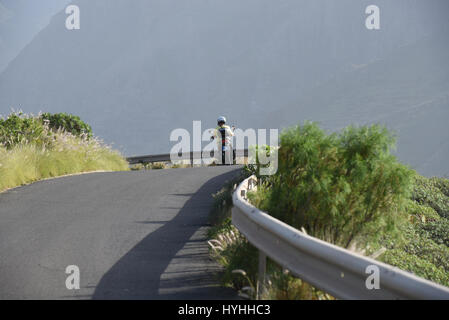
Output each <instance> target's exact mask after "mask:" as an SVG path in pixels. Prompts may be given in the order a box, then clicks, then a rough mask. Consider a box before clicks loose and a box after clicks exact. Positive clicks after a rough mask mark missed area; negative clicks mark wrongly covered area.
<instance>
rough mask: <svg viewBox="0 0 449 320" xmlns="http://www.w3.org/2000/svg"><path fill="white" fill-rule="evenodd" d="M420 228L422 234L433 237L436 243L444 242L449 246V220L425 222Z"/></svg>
mask: <svg viewBox="0 0 449 320" xmlns="http://www.w3.org/2000/svg"><path fill="white" fill-rule="evenodd" d="M419 230H420V232H421V234H422V235H424V236H426V237H427V238H430V239H432V240H433V241H435V242H436V243H439V244H444V245H445V246H447V247H449V220H447V219H441V220H440V221H431V222H428V223H423V224H421V225H420V227H419ZM448 261H449V256H448ZM448 272H449V270H448Z"/></svg>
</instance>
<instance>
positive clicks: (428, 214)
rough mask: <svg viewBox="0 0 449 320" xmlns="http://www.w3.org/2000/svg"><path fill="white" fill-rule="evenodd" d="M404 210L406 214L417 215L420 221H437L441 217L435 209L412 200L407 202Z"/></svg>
mask: <svg viewBox="0 0 449 320" xmlns="http://www.w3.org/2000/svg"><path fill="white" fill-rule="evenodd" d="M405 210H406V212H407V213H408V214H410V215H412V216H415V217H417V218H418V220H419V221H421V222H428V221H438V220H440V219H441V217H440V216H439V215H438V213H437V212H436V211H435V209H433V208H431V207H428V206H426V205H421V204H419V203H418V202H416V201H413V200H409V201H408V202H407V206H406V209H405Z"/></svg>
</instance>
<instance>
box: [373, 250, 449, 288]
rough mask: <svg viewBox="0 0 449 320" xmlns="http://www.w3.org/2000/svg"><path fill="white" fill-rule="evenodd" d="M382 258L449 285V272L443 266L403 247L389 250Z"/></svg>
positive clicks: (399, 266) (426, 277)
mask: <svg viewBox="0 0 449 320" xmlns="http://www.w3.org/2000/svg"><path fill="white" fill-rule="evenodd" d="M380 260H382V261H384V262H385V263H388V264H391V265H393V266H396V267H398V268H400V269H402V270H405V271H408V272H411V273H414V274H416V275H417V276H419V277H423V278H425V279H429V280H431V281H434V282H437V283H440V284H442V285H445V286H448V285H449V273H448V272H447V271H445V270H444V269H443V268H442V267H436V266H435V265H434V264H432V263H431V262H429V261H427V260H425V259H422V258H420V257H417V256H416V255H413V254H409V253H407V252H405V251H403V250H401V249H393V250H388V251H387V252H385V253H384V254H383V255H382V256H381V257H380Z"/></svg>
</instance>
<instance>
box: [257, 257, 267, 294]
mask: <svg viewBox="0 0 449 320" xmlns="http://www.w3.org/2000/svg"><path fill="white" fill-rule="evenodd" d="M266 271H267V255H266V254H265V253H264V252H263V251H262V250H259V275H258V279H257V285H256V299H257V300H259V299H260V296H261V294H262V293H263V292H264V290H265V273H266Z"/></svg>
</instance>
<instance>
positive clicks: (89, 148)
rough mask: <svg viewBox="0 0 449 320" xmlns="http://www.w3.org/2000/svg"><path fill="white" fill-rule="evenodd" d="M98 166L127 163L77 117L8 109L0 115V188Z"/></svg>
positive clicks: (113, 167)
mask: <svg viewBox="0 0 449 320" xmlns="http://www.w3.org/2000/svg"><path fill="white" fill-rule="evenodd" d="M100 170H104V171H119V170H128V163H127V162H126V160H125V159H124V158H123V157H122V156H121V155H120V154H119V153H118V152H117V151H114V150H112V149H111V148H109V147H108V146H106V145H105V144H104V143H102V142H101V141H100V140H98V139H96V138H94V137H93V135H92V129H91V128H90V126H89V125H87V124H86V123H84V122H83V121H82V120H81V119H80V118H79V117H77V116H72V115H68V114H65V113H61V114H49V113H44V114H40V115H38V116H33V115H27V114H23V113H21V112H12V113H11V114H10V115H9V116H7V117H6V118H0V192H1V191H4V190H6V189H8V188H13V187H17V186H20V185H23V184H27V183H31V182H34V181H38V180H41V179H45V178H51V177H57V176H62V175H67V174H74V173H82V172H90V171H100Z"/></svg>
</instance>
